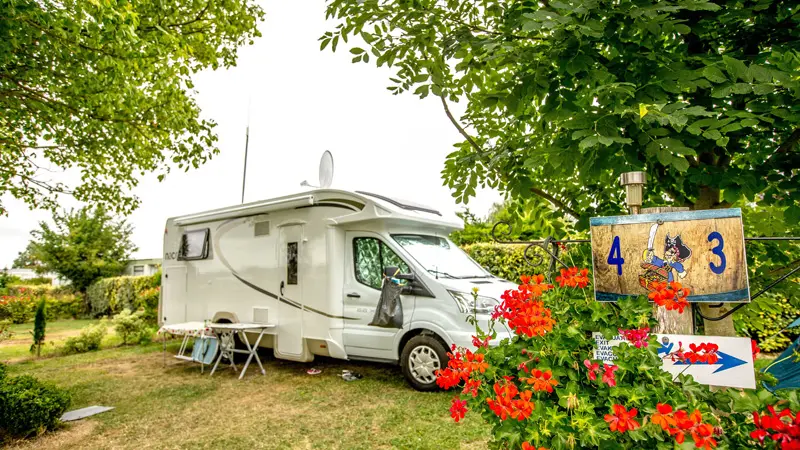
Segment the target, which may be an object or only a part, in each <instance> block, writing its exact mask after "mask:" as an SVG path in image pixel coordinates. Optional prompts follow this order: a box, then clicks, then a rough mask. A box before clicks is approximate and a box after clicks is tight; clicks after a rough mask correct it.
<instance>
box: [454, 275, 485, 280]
mask: <svg viewBox="0 0 800 450" xmlns="http://www.w3.org/2000/svg"><path fill="white" fill-rule="evenodd" d="M458 278H460V279H462V280H463V279H466V278H494V275H467V276H465V277H458Z"/></svg>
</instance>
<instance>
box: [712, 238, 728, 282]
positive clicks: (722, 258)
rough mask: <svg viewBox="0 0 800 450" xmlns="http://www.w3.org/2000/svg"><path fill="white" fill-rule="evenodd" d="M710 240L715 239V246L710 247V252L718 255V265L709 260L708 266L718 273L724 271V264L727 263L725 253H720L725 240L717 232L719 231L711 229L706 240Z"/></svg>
mask: <svg viewBox="0 0 800 450" xmlns="http://www.w3.org/2000/svg"><path fill="white" fill-rule="evenodd" d="M712 241H717V246H716V247H714V248H712V249H711V253H713V254H715V255H717V256H719V265H716V264H714V263H713V262H710V263H708V267H710V268H711V271H712V272H714V273H715V274H717V275H719V274H721V273H722V272H724V271H725V266H726V265H727V262H726V261H725V253H722V249H723V248H725V240H723V239H722V235H721V234H719V231H713V232H712V233H711V234H709V235H708V242H712Z"/></svg>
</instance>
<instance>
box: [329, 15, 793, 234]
mask: <svg viewBox="0 0 800 450" xmlns="http://www.w3.org/2000/svg"><path fill="white" fill-rule="evenodd" d="M797 8H798V7H797V3H796V2H795V1H784V0H762V1H754V2H744V3H743V2H740V1H738V0H720V1H717V2H710V1H707V0H680V1H676V0H669V1H655V0H646V1H630V0H622V1H592V2H589V1H581V0H576V1H572V0H568V1H557V2H555V1H554V2H503V1H497V0H479V1H475V2H434V1H416V2H407V1H400V0H395V1H381V2H373V1H366V2H356V1H349V0H332V1H331V2H329V3H328V15H329V17H332V18H334V19H335V20H336V21H337V22H338V24H337V26H336V28H335V29H334V30H333V31H330V32H328V33H326V34H325V35H324V36H322V37H321V38H320V41H321V43H322V47H323V48H325V47H327V46H328V45H330V46H331V47H335V45H336V44H337V43H339V42H342V41H343V42H348V40H347V38H348V37H353V36H360V37H361V38H362V39H363V40H364V41H365V42H366V44H367V46H368V47H369V48H368V49H367V50H364V49H361V48H358V47H356V48H353V49H351V53H353V54H355V55H357V56H356V57H355V58H354V62H367V61H370V59H371V60H372V61H373V62H375V63H376V64H377V65H378V66H382V65H384V64H385V65H387V66H389V67H391V68H392V69H393V72H394V73H393V75H392V78H391V81H392V86H391V87H390V88H389V89H390V90H391V91H392V92H393V93H400V92H406V91H410V92H414V94H416V95H418V96H419V97H425V96H427V95H431V94H432V95H436V96H440V97H441V98H440V99H437V100H441V101H442V102H444V103H445V106H447V103H448V102H456V101H463V102H464V103H465V106H464V108H463V109H464V110H465V113H464V115H463V116H462V117H461V121H462V122H463V123H462V124H459V132H461V133H462V135H463V137H464V141H463V142H460V143H458V144H456V150H455V151H454V152H453V153H452V154H451V155H450V156H449V157H448V159H447V161H446V163H445V167H444V170H443V176H444V179H445V183H446V184H447V185H448V186H449V187H450V188H451V189H452V190H453V191H454V192H453V194H454V196H455V197H456V200H458V201H466V200H467V199H469V198H470V197H473V196H474V195H475V192H476V190H477V189H478V188H479V187H481V186H489V187H493V188H497V189H500V190H501V191H502V192H505V193H507V194H508V195H509V196H510V197H512V198H515V199H527V198H531V197H539V198H541V199H543V200H545V201H547V202H548V203H550V204H551V205H552V206H553V208H555V209H556V210H557V211H558V212H559V214H562V215H564V216H571V217H573V218H574V219H576V220H578V224H577V225H578V227H579V228H586V227H588V219H589V218H590V217H592V216H602V215H611V214H618V213H620V212H621V211H623V210H624V208H623V203H622V200H623V196H622V195H621V190H620V188H619V184H618V177H619V174H620V173H621V172H626V171H630V170H644V171H646V172H647V173H648V175H649V179H648V186H647V190H646V198H645V203H646V204H650V205H661V204H663V203H664V201H665V200H667V201H669V202H670V203H672V204H674V205H679V206H684V205H685V206H689V207H691V208H693V209H709V208H715V207H725V206H729V205H733V204H736V203H737V202H740V201H742V200H744V199H746V200H747V201H749V202H755V203H757V204H758V205H759V206H764V205H775V206H776V207H777V208H778V209H780V210H782V211H785V213H786V219H787V223H797V222H798V221H800V189H799V188H800V171H798V170H792V169H797V168H798V167H800V153H799V152H797V144H798V141H800V79H798V77H797V76H796V74H797V73H798V71H800V44H799V43H800V15H799V14H798V13H797ZM350 42H351V43H355V42H356V40H352V41H350ZM451 120H452V121H454V122H457V121H458V120H457V119H456V118H454V117H451ZM465 130H474V136H469V135H468V134H467V132H466V131H465Z"/></svg>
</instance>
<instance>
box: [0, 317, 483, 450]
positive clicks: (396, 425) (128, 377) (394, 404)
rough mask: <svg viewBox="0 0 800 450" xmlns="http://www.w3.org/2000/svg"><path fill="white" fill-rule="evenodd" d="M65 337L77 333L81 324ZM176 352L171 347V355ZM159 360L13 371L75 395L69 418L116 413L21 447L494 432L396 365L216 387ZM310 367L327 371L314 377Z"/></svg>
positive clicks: (456, 444)
mask: <svg viewBox="0 0 800 450" xmlns="http://www.w3.org/2000/svg"><path fill="white" fill-rule="evenodd" d="M53 325H55V324H53ZM83 325H85V323H84V324H83ZM59 326H62V325H59ZM63 326H64V327H65V329H74V328H72V326H77V324H64V325H63ZM55 329H56V328H55V326H54V327H53V330H55ZM177 345H178V344H177V342H172V343H171V344H170V346H169V351H170V352H171V353H170V354H174V352H175V350H176V348H177ZM13 347H17V346H16V345H15V346H13ZM25 350H27V349H25ZM160 350H161V346H160V345H159V344H151V345H149V346H143V347H140V346H137V347H124V348H111V349H107V350H101V351H98V352H93V353H88V354H83V355H72V356H59V357H51V358H42V359H39V360H35V359H27V360H23V361H18V362H15V363H12V364H10V365H9V372H10V375H19V374H23V373H25V374H32V375H35V376H37V377H39V378H41V379H43V380H48V381H52V382H54V383H56V384H58V385H60V386H62V387H65V388H67V389H69V390H70V391H71V392H72V394H73V405H72V408H81V407H84V406H90V405H106V406H113V407H115V408H116V409H115V410H113V411H111V412H108V413H104V414H100V415H98V416H95V417H93V418H90V419H86V420H83V421H78V422H74V423H72V424H68V425H66V426H65V427H64V429H62V430H59V431H57V432H55V433H49V434H47V435H44V436H41V437H39V438H37V439H35V440H33V441H30V442H24V443H19V444H18V445H17V447H18V448H47V449H51V448H56V449H78V448H80V449H95V448H96V449H118V448H136V449H140V448H177V449H180V448H187V449H188V448H192V449H197V448H201V449H202V448H207V449H211V448H225V449H226V450H232V449H239V448H241V449H252V448H281V449H283V448H286V449H293V448H353V449H356V448H359V449H360V448H420V449H425V448H430V449H450V448H485V447H486V442H487V439H488V436H489V428H488V426H487V425H485V424H484V423H483V422H482V421H481V419H480V417H478V416H477V415H474V414H473V415H470V414H468V415H467V418H466V420H464V421H462V422H461V423H459V424H455V423H453V420H452V419H451V418H450V416H449V413H448V408H449V407H450V399H451V397H452V393H450V394H448V393H421V392H417V391H414V390H412V389H411V388H410V387H408V386H407V384H406V383H405V380H404V379H403V377H402V375H401V374H400V371H399V370H398V369H397V368H396V367H394V366H388V365H381V364H369V363H350V362H347V361H338V360H332V359H324V360H318V361H316V362H315V363H313V364H300V363H291V362H287V361H282V360H274V359H271V358H270V359H269V360H268V361H266V362H265V368H266V370H267V375H266V376H262V375H261V374H260V373H258V371H257V370H253V367H255V366H251V367H250V369H248V373H247V375H245V378H244V379H243V380H241V381H240V380H238V379H237V378H236V376H235V374H234V373H233V371H232V370H231V369H226V370H222V371H221V372H218V373H217V374H215V375H214V377H209V376H208V370H206V373H205V374H201V373H200V368H199V366H197V365H192V364H190V363H185V362H181V361H178V360H176V359H174V358H172V357H171V356H168V357H167V358H166V361H165V358H164V356H163V354H162V352H161V351H160ZM0 359H2V357H0ZM263 359H264V358H263V357H262V360H263ZM310 367H317V368H320V369H322V370H323V372H322V374H320V375H313V376H312V375H307V374H306V373H305V371H306V370H307V369H308V368H310ZM342 369H350V370H354V371H357V372H359V373H361V374H362V375H363V376H364V378H363V379H361V380H357V381H353V382H346V381H344V380H342V379H341V378H339V377H338V376H337V375H338V374H340V373H341V371H342Z"/></svg>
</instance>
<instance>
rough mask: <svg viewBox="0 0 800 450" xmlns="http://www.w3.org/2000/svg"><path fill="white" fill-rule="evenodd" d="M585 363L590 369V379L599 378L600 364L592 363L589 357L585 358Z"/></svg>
mask: <svg viewBox="0 0 800 450" xmlns="http://www.w3.org/2000/svg"><path fill="white" fill-rule="evenodd" d="M583 365H584V366H586V368H587V369H589V379H590V380H592V381H594V380H596V379H597V372H598V371H599V370H600V364H598V363H591V362H590V361H589V360H588V359H584V360H583Z"/></svg>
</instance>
